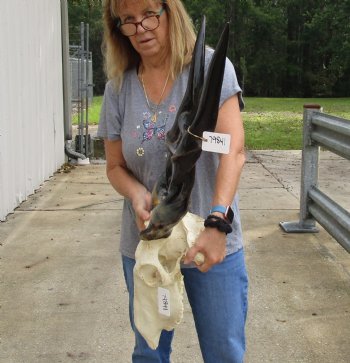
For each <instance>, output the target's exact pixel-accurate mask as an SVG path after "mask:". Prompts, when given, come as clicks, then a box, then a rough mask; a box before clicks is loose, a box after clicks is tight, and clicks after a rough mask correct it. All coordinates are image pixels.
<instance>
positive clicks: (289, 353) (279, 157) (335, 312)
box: [0, 151, 350, 363]
mask: <svg viewBox="0 0 350 363" xmlns="http://www.w3.org/2000/svg"><path fill="white" fill-rule="evenodd" d="M300 159H301V152H300V151H254V152H249V153H248V160H247V163H246V165H245V167H244V171H243V175H242V179H241V183H240V187H239V194H240V209H241V216H242V223H243V229H244V240H245V253H246V261H247V266H248V272H249V280H250V289H249V313H248V322H247V355H246V360H245V362H246V363H267V362H276V363H298V362H302V363H306V362H312V363H349V362H350V344H349V340H350V255H349V254H348V253H347V252H346V251H345V250H344V249H343V248H342V247H341V246H340V245H339V244H338V243H337V242H336V241H335V240H334V239H333V238H332V237H331V236H330V235H329V234H328V233H327V232H326V231H325V230H323V229H322V227H320V232H319V233H315V234H286V233H285V232H283V231H282V229H281V228H280V227H279V222H280V221H294V220H298V211H299V190H300ZM319 174H320V175H319V185H320V189H321V190H322V191H324V192H325V193H326V194H328V195H329V196H331V197H332V198H333V199H334V200H336V201H337V202H338V203H339V204H341V205H342V206H343V207H344V208H346V209H347V210H350V192H349V191H350V168H349V161H347V160H344V159H341V158H339V157H337V156H335V155H333V154H330V153H328V152H321V157H320V173H319ZM121 208H122V197H121V196H119V195H118V194H117V193H116V192H115V191H114V190H113V189H112V187H111V186H110V185H109V183H108V180H107V178H106V176H105V165H104V164H103V163H96V162H95V163H94V164H91V165H86V166H76V167H75V168H67V169H65V170H64V169H62V170H61V171H60V172H58V173H56V174H55V175H54V176H53V177H52V178H50V180H48V181H46V182H45V183H44V184H43V185H42V187H41V188H40V189H39V190H38V191H36V193H35V194H33V195H32V196H31V197H30V198H29V199H28V200H27V201H25V202H24V203H22V204H21V205H20V207H18V208H17V209H16V211H15V212H14V213H13V214H11V215H9V216H8V219H7V221H6V222H3V223H0V363H58V362H64V363H69V362H88V363H116V362H117V363H126V362H131V359H130V355H131V351H132V348H133V334H132V332H131V329H130V327H129V322H128V303H127V292H126V289H125V286H124V280H123V274H122V270H121V263H120V257H119V254H118V243H119V231H120V220H121ZM184 299H185V312H184V319H183V321H182V323H181V324H180V325H179V326H178V328H177V329H176V333H175V340H174V344H173V354H172V359H173V360H172V362H173V363H188V362H190V363H201V362H203V360H202V358H201V355H200V351H199V347H198V341H197V337H196V333H195V329H194V323H193V320H192V315H191V310H190V307H189V305H188V302H187V300H186V296H185V298H184ZM218 363H220V362H218Z"/></svg>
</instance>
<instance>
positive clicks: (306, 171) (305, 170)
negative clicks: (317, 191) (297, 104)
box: [280, 104, 321, 233]
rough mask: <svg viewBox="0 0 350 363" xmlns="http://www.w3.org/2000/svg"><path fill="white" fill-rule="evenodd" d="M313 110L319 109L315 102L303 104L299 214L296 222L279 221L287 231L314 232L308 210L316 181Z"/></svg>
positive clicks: (313, 224)
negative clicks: (310, 192)
mask: <svg viewBox="0 0 350 363" xmlns="http://www.w3.org/2000/svg"><path fill="white" fill-rule="evenodd" d="M314 111H321V106H320V105H317V104H306V105H304V116H303V120H304V128H303V151H302V166H301V188H300V216H299V221H297V222H280V226H281V227H282V229H283V230H284V231H285V232H289V233H296V232H300V233H307V232H309V233H315V232H318V229H317V228H316V221H315V219H314V218H313V217H312V215H311V214H310V213H309V210H308V201H309V197H308V193H309V190H310V189H311V188H313V187H316V186H317V183H318V156H319V146H317V145H316V144H315V143H313V142H312V139H311V129H312V124H311V119H312V113H313V112H314Z"/></svg>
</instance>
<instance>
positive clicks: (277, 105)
mask: <svg viewBox="0 0 350 363" xmlns="http://www.w3.org/2000/svg"><path fill="white" fill-rule="evenodd" d="M244 101H245V109H244V112H243V122H244V129H245V136H246V147H247V148H248V149H251V150H252V149H255V150H266V149H275V150H298V149H301V148H302V126H303V105H304V104H306V103H317V104H319V105H321V106H322V107H323V112H325V113H328V114H331V115H334V116H339V117H343V118H346V119H348V120H350V98H260V97H259V98H258V97H245V98H244ZM101 105H102V96H97V97H94V99H93V103H92V105H91V107H90V108H89V124H91V125H96V124H98V121H99V117H100V110H101ZM77 123H78V118H77V116H76V115H75V116H73V124H77Z"/></svg>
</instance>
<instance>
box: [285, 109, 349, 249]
mask: <svg viewBox="0 0 350 363" xmlns="http://www.w3.org/2000/svg"><path fill="white" fill-rule="evenodd" d="M320 109H321V107H320V106H319V105H305V106H304V129H303V151H302V172H301V191H300V217H299V221H297V222H280V226H281V227H282V229H283V230H284V231H285V232H288V233H307V232H311V233H312V232H318V229H317V228H316V221H317V222H318V223H319V224H320V225H322V226H323V227H324V228H325V229H326V230H327V231H328V233H329V234H330V235H331V236H332V237H334V238H335V239H336V241H337V242H339V243H340V244H341V245H342V246H343V247H344V248H345V249H346V250H347V251H348V252H349V253H350V213H349V212H348V211H347V210H345V209H344V208H343V207H341V206H340V205H339V204H337V203H336V202H335V201H333V200H332V199H331V198H329V197H328V196H327V195H326V194H324V193H323V192H321V191H320V190H319V189H318V161H319V149H320V147H322V148H324V149H327V150H329V151H331V152H333V153H335V154H337V155H339V156H341V157H343V158H346V159H348V160H350V121H349V120H345V119H342V118H339V117H334V116H331V115H326V114H324V113H322V112H320Z"/></svg>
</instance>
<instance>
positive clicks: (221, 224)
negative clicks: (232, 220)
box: [204, 214, 232, 234]
mask: <svg viewBox="0 0 350 363" xmlns="http://www.w3.org/2000/svg"><path fill="white" fill-rule="evenodd" d="M204 227H210V228H216V229H217V230H218V231H220V232H225V233H226V234H228V233H231V232H232V227H231V225H230V224H228V223H227V222H226V221H225V220H224V219H223V218H220V217H218V216H214V215H213V214H210V215H209V216H208V217H207V219H206V220H205V221H204Z"/></svg>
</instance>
